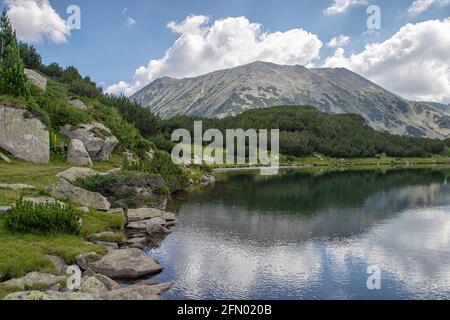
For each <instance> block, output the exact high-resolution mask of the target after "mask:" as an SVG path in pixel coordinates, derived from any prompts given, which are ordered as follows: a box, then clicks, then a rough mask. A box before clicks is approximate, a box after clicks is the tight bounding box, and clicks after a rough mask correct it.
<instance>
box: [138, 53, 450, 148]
mask: <svg viewBox="0 0 450 320" xmlns="http://www.w3.org/2000/svg"><path fill="white" fill-rule="evenodd" d="M130 98H131V99H132V100H136V101H137V102H139V103H141V104H142V105H144V106H146V107H148V108H150V110H151V111H152V112H154V113H156V114H158V115H159V116H161V117H162V118H171V117H173V116H177V115H191V116H199V117H208V118H215V117H216V118H223V117H226V116H235V115H237V114H240V113H242V112H244V111H246V110H249V109H257V108H268V107H272V106H277V105H311V106H314V107H316V108H317V109H319V110H320V111H323V112H327V113H330V114H340V113H357V114H360V115H362V116H363V117H364V119H366V121H368V123H369V124H370V125H371V126H372V127H373V128H375V129H377V130H385V131H389V132H390V133H394V134H399V135H410V136H422V137H429V138H438V139H444V138H448V137H449V136H450V110H445V109H444V108H439V107H438V106H437V105H434V104H433V103H422V102H414V101H410V100H407V99H404V98H402V97H400V96H398V95H396V94H394V93H392V92H390V91H388V90H385V89H383V88H382V87H381V86H379V85H377V84H375V83H373V82H371V81H369V80H368V79H366V78H364V77H362V76H360V75H358V74H356V73H354V72H352V71H350V70H348V69H345V68H311V69H309V68H306V67H304V66H301V65H294V66H287V65H277V64H274V63H269V62H261V61H257V62H253V63H250V64H247V65H243V66H238V67H234V68H230V69H224V70H218V71H214V72H211V73H208V74H205V75H201V76H198V77H191V78H184V79H176V78H170V77H164V78H159V79H156V80H155V81H153V82H152V83H150V84H149V85H147V86H146V87H144V88H143V89H141V90H140V91H138V92H136V93H135V94H133V95H132V96H131V97H130Z"/></svg>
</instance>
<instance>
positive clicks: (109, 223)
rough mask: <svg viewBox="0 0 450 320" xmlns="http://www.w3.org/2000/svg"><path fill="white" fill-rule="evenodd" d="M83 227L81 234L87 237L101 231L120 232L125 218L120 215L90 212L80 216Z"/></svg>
mask: <svg viewBox="0 0 450 320" xmlns="http://www.w3.org/2000/svg"><path fill="white" fill-rule="evenodd" d="M82 218H83V227H82V229H81V233H82V234H83V235H89V234H94V233H99V232H102V231H111V230H113V231H120V230H121V229H122V227H123V225H124V224H125V217H124V216H122V215H117V214H112V213H107V212H99V211H95V210H91V212H90V213H87V214H86V213H85V214H83V215H82Z"/></svg>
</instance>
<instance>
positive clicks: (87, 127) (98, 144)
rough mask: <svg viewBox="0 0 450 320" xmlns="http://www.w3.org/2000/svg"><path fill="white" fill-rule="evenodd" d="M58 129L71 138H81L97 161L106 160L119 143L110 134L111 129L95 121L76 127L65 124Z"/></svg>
mask: <svg viewBox="0 0 450 320" xmlns="http://www.w3.org/2000/svg"><path fill="white" fill-rule="evenodd" d="M60 131H61V132H62V133H63V134H65V135H66V136H68V137H69V138H71V139H78V140H81V141H82V142H83V144H84V146H85V147H86V150H87V151H88V152H89V155H90V156H91V159H95V160H99V161H106V160H108V159H109V156H110V154H111V153H112V152H113V151H114V149H115V148H116V146H117V145H118V144H119V140H117V138H116V137H115V136H113V135H112V133H111V130H109V129H108V128H106V127H105V126H104V125H103V124H101V123H97V122H93V123H90V124H81V125H79V126H77V127H73V126H71V125H65V126H64V127H61V128H60Z"/></svg>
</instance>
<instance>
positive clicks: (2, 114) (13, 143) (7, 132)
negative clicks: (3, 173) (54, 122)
mask: <svg viewBox="0 0 450 320" xmlns="http://www.w3.org/2000/svg"><path fill="white" fill-rule="evenodd" d="M0 123H1V125H0V147H1V148H3V149H5V150H7V151H9V152H10V153H11V154H12V155H14V156H15V157H17V158H19V159H23V160H27V161H32V162H34V163H48V162H49V161H50V142H49V133H48V130H47V128H46V127H45V126H44V125H43V124H42V122H41V121H40V120H39V119H37V118H35V117H33V116H30V112H29V111H27V110H25V109H21V108H17V107H12V106H8V105H5V104H0Z"/></svg>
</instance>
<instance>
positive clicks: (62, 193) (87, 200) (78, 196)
mask: <svg viewBox="0 0 450 320" xmlns="http://www.w3.org/2000/svg"><path fill="white" fill-rule="evenodd" d="M49 191H50V193H51V194H52V195H53V196H54V197H57V198H69V199H70V200H72V201H73V202H74V203H76V204H78V205H80V206H86V207H88V208H94V209H97V210H100V211H108V210H109V209H110V208H111V204H110V203H109V201H108V200H107V199H106V198H105V197H104V196H102V195H101V194H99V193H96V192H90V191H87V190H85V189H82V188H79V187H75V186H74V185H72V184H71V183H70V182H69V181H67V180H64V179H59V181H58V183H57V184H56V185H55V186H53V187H52V188H50V190H49Z"/></svg>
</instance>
